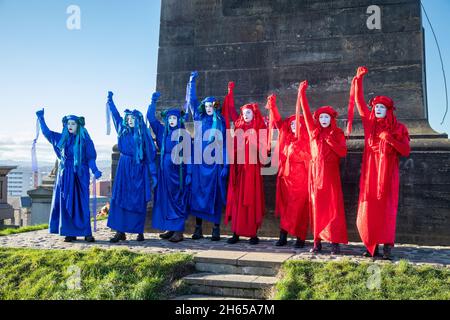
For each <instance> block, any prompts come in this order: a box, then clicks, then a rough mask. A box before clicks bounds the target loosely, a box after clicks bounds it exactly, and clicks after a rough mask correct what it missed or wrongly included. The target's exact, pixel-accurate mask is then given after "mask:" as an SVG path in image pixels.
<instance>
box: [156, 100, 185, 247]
mask: <svg viewBox="0 0 450 320" xmlns="http://www.w3.org/2000/svg"><path fill="white" fill-rule="evenodd" d="M159 96H160V94H159V93H158V92H156V93H154V94H153V97H152V103H151V104H150V106H149V108H148V111H147V119H148V121H149V123H150V126H151V128H152V130H153V132H154V134H155V136H156V143H157V146H158V148H159V151H160V159H159V167H158V184H157V187H156V190H155V193H154V201H153V212H152V227H153V228H154V229H158V230H162V231H166V232H165V233H163V234H160V237H161V238H162V239H168V240H169V241H171V242H180V241H182V240H183V239H184V238H183V231H184V224H185V220H186V216H187V205H188V200H189V198H188V197H189V189H190V183H191V172H190V168H191V166H190V165H189V161H186V159H185V156H184V155H183V152H178V153H177V152H174V155H173V157H174V158H173V159H172V151H173V149H174V148H175V147H176V146H177V145H178V144H179V143H180V142H181V141H182V137H183V135H182V134H181V133H182V132H184V137H183V139H185V138H186V139H189V141H188V144H189V148H190V147H191V146H192V142H191V141H190V140H191V137H190V135H189V133H188V132H187V131H186V130H185V126H184V121H185V117H184V113H183V112H182V111H180V110H179V109H177V108H171V109H168V110H166V111H163V112H162V113H161V115H162V118H163V121H164V124H162V123H161V122H160V121H159V120H157V119H156V102H157V100H158V98H159ZM179 129H181V130H179ZM186 133H187V134H186ZM187 136H188V137H187Z"/></svg>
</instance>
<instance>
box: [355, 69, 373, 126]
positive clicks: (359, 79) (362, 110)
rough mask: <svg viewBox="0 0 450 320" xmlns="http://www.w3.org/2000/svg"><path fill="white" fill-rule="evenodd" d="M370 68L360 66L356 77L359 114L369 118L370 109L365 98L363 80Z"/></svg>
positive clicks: (356, 97)
mask: <svg viewBox="0 0 450 320" xmlns="http://www.w3.org/2000/svg"><path fill="white" fill-rule="evenodd" d="M368 72H369V71H368V69H367V68H366V67H359V68H358V73H357V75H356V77H355V99H356V107H357V108H358V112H359V115H360V116H361V117H362V118H366V119H368V118H369V115H370V111H369V108H368V107H367V104H366V101H365V99H364V85H363V80H364V76H365V75H366V74H367V73H368Z"/></svg>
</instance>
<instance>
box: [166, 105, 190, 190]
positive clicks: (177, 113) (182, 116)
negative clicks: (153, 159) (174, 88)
mask: <svg viewBox="0 0 450 320" xmlns="http://www.w3.org/2000/svg"><path fill="white" fill-rule="evenodd" d="M185 115H186V114H185V112H184V111H180V109H178V108H170V109H168V110H165V111H163V112H162V113H161V116H162V118H163V120H164V134H163V139H162V144H161V155H160V156H161V161H160V163H163V159H164V153H165V145H166V138H167V135H168V134H169V132H170V131H173V130H177V129H184V128H185V126H184V122H185V120H186V119H185ZM170 116H175V117H177V119H178V123H177V127H176V128H170V125H169V117H170ZM180 189H183V165H180Z"/></svg>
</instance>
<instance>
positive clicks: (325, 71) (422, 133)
mask: <svg viewBox="0 0 450 320" xmlns="http://www.w3.org/2000/svg"><path fill="white" fill-rule="evenodd" d="M424 41H425V39H424V32H423V27H422V16H421V6H420V1H419V0H378V1H373V0H183V1H178V0H162V10H161V33H160V43H159V46H160V47H159V60H158V77H157V90H158V91H160V92H161V93H162V101H161V102H160V103H159V108H165V107H169V106H180V107H181V106H182V105H183V103H184V98H185V87H186V82H187V80H188V78H189V73H190V71H192V70H198V71H199V73H200V77H199V80H198V85H197V89H198V96H199V97H204V96H210V95H213V96H217V97H219V98H220V99H223V97H224V95H225V94H226V89H227V83H228V81H230V80H232V81H235V83H236V88H235V96H236V104H237V106H241V105H243V104H245V103H248V102H257V103H259V104H260V106H261V107H262V108H263V106H264V104H265V101H266V97H267V95H269V94H270V93H275V94H277V95H278V101H279V107H280V111H281V113H282V115H283V116H288V115H291V114H293V113H294V110H295V100H296V96H297V89H298V85H299V82H300V81H302V80H304V79H308V80H309V83H310V87H311V88H310V89H309V91H308V95H309V98H310V103H311V106H312V108H313V109H316V108H317V107H319V106H322V105H332V106H333V107H335V108H336V109H337V110H338V112H339V114H340V116H339V119H340V121H339V124H340V126H341V127H344V126H345V123H346V120H345V119H346V117H347V103H348V97H349V89H350V84H351V80H352V78H353V76H354V75H355V73H356V69H357V67H358V66H360V65H365V66H367V67H368V68H369V70H370V74H369V76H367V77H366V82H365V88H366V97H367V98H370V97H372V96H374V95H381V94H383V95H388V96H391V97H392V98H393V99H394V100H395V102H396V106H397V116H398V118H399V120H400V121H402V122H403V123H405V124H406V125H407V126H408V128H409V131H410V134H411V137H412V149H413V152H412V153H411V156H410V157H409V158H408V159H402V161H401V168H400V169H401V172H400V174H401V186H400V201H399V212H398V230H397V240H398V241H399V242H403V243H417V244H429V245H440V244H448V243H449V242H450V165H449V164H450V143H449V140H448V139H447V138H448V137H447V135H445V134H438V133H436V132H435V131H433V130H432V129H431V127H430V125H429V123H428V104H427V99H426V86H425V82H426V77H425V76H426V73H425V71H426V70H425V54H424V52H425V50H424ZM431 107H436V106H431ZM357 120H358V119H356V123H355V125H354V127H355V128H354V134H353V136H352V139H351V140H349V142H348V144H349V151H350V152H349V155H348V156H347V157H346V159H345V160H343V162H342V175H343V186H344V194H345V202H346V203H345V204H346V212H347V220H348V226H349V234H350V238H351V240H355V241H358V240H359V237H358V234H357V232H356V226H355V220H356V210H357V200H358V193H359V188H358V186H359V174H360V167H361V155H362V148H363V145H364V143H363V139H362V138H363V135H362V130H361V123H360V121H359V122H358V121H357ZM274 184H275V177H274V176H267V177H265V188H266V201H267V213H266V220H265V223H264V225H263V228H262V234H270V235H272V236H275V235H277V234H278V222H277V221H276V220H275V218H274V217H273V209H274V201H275V195H274V191H273V190H275V188H274Z"/></svg>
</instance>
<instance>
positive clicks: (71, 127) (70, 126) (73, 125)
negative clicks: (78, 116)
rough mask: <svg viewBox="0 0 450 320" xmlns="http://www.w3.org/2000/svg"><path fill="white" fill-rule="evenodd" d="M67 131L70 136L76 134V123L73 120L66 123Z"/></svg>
mask: <svg viewBox="0 0 450 320" xmlns="http://www.w3.org/2000/svg"><path fill="white" fill-rule="evenodd" d="M67 130H69V133H71V134H76V133H77V131H78V123H77V122H76V121H75V120H69V121H67Z"/></svg>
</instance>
